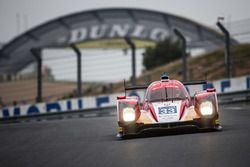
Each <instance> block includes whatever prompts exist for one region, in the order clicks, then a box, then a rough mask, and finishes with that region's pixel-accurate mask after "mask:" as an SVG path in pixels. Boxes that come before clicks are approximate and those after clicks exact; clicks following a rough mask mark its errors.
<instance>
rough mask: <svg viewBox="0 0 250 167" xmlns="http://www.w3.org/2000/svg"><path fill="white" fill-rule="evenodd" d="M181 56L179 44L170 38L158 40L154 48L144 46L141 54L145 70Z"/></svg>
mask: <svg viewBox="0 0 250 167" xmlns="http://www.w3.org/2000/svg"><path fill="white" fill-rule="evenodd" d="M180 57H181V45H180V42H179V41H173V40H172V39H170V38H167V39H165V40H164V41H160V42H158V43H157V44H156V46H155V47H154V48H152V47H148V48H146V50H145V52H144V54H143V65H144V67H145V68H146V70H150V69H153V68H155V67H158V66H160V65H163V64H166V63H169V62H171V61H174V60H176V59H179V58H180Z"/></svg>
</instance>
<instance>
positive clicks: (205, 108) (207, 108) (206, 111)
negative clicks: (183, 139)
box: [200, 101, 213, 115]
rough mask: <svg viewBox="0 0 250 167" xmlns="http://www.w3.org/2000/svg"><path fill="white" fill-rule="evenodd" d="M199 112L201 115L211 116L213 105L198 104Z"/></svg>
mask: <svg viewBox="0 0 250 167" xmlns="http://www.w3.org/2000/svg"><path fill="white" fill-rule="evenodd" d="M200 112H201V114H202V115H212V114H213V103H212V102H211V101H204V102H202V103H201V104H200Z"/></svg>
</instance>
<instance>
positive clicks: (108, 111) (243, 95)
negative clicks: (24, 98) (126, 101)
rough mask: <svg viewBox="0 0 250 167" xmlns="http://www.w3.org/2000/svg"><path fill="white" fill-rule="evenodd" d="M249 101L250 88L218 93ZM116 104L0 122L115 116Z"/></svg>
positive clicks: (221, 96) (234, 100) (228, 100)
mask: <svg viewBox="0 0 250 167" xmlns="http://www.w3.org/2000/svg"><path fill="white" fill-rule="evenodd" d="M246 101H250V90H246V91H237V92H230V93H219V94H218V102H219V104H228V103H238V102H246ZM115 115H116V106H109V107H99V108H91V109H82V110H73V111H61V112H48V113H40V114H30V115H24V116H12V117H5V118H0V123H15V122H30V121H41V120H54V119H64V118H91V117H102V116H115Z"/></svg>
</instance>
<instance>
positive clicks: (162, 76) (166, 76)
mask: <svg viewBox="0 0 250 167" xmlns="http://www.w3.org/2000/svg"><path fill="white" fill-rule="evenodd" d="M168 80H169V77H168V74H167V73H166V72H163V73H162V74H161V81H162V82H168Z"/></svg>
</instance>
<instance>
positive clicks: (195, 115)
mask: <svg viewBox="0 0 250 167" xmlns="http://www.w3.org/2000/svg"><path fill="white" fill-rule="evenodd" d="M196 84H206V81H193V82H185V83H182V82H180V81H178V80H171V79H169V77H168V75H167V74H166V73H164V74H163V75H162V77H161V80H159V81H155V82H153V83H151V84H150V85H149V86H132V87H126V86H124V87H125V96H118V97H117V119H118V134H117V137H118V138H123V137H125V136H129V135H137V134H140V133H141V132H143V131H147V130H154V129H165V128H166V129H170V128H179V127H196V128H198V129H209V130H222V127H221V126H220V124H219V112H218V102H217V95H216V90H215V89H214V88H208V89H206V90H201V91H197V92H196V93H195V94H194V97H193V100H191V97H190V95H189V93H188V91H187V88H186V87H185V86H187V85H196ZM135 89H146V93H145V96H144V99H143V100H142V103H140V100H139V97H138V96H126V91H128V90H135Z"/></svg>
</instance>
